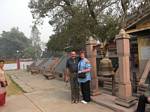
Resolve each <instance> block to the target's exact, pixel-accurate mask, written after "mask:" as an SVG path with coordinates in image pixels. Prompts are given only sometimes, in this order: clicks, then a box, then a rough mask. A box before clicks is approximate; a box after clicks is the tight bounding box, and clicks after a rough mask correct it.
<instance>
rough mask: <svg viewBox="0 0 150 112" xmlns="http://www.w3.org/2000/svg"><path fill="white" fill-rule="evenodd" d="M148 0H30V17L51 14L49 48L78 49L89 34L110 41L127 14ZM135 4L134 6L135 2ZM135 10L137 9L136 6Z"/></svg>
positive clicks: (41, 16) (55, 49)
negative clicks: (51, 30)
mask: <svg viewBox="0 0 150 112" xmlns="http://www.w3.org/2000/svg"><path fill="white" fill-rule="evenodd" d="M147 1H148V0H131V1H130V2H129V0H30V3H29V8H30V9H31V12H32V14H33V18H34V19H36V20H37V23H39V21H40V18H44V17H46V16H48V17H50V21H49V24H50V25H52V26H53V27H54V31H55V35H53V36H51V37H50V40H49V42H48V43H47V46H48V49H49V50H52V51H59V50H63V49H64V48H65V47H71V48H73V49H76V50H78V49H81V48H84V47H85V41H86V39H87V38H88V37H89V36H93V37H94V38H96V39H98V40H100V41H101V42H105V41H109V40H110V39H112V38H114V37H115V35H116V34H117V33H118V30H119V29H120V27H121V26H124V24H125V19H126V17H127V15H129V14H130V13H132V12H133V11H134V10H135V9H136V7H135V6H138V5H140V4H145V3H146V2H147ZM135 4H136V5H135ZM137 9H138V8H137Z"/></svg>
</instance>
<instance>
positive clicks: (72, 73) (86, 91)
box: [65, 51, 91, 104]
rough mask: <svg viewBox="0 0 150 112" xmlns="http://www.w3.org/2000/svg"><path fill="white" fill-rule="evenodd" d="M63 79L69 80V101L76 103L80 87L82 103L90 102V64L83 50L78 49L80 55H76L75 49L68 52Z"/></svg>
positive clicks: (78, 98)
mask: <svg viewBox="0 0 150 112" xmlns="http://www.w3.org/2000/svg"><path fill="white" fill-rule="evenodd" d="M66 68H67V69H66V73H65V81H68V80H70V86H71V102H72V103H78V102H79V100H80V94H79V93H80V91H79V90H80V89H79V86H80V88H81V93H82V97H83V100H82V101H81V102H82V103H84V104H87V103H88V102H90V100H91V98H90V80H91V65H90V62H89V61H88V59H87V58H85V52H84V51H80V57H77V54H76V52H75V51H72V52H70V58H69V59H68V60H67V63H66Z"/></svg>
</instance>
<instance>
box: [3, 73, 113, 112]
mask: <svg viewBox="0 0 150 112" xmlns="http://www.w3.org/2000/svg"><path fill="white" fill-rule="evenodd" d="M9 74H10V76H11V77H12V79H13V80H14V81H15V82H16V83H17V84H18V85H20V87H21V88H22V89H23V90H24V91H25V92H26V93H24V94H21V95H16V96H10V97H8V98H7V103H6V105H5V106H4V107H0V112H51V111H53V112H114V111H112V110H110V109H108V108H106V107H103V106H100V105H97V104H95V103H93V102H91V103H89V104H87V105H85V104H81V103H78V104H71V103H70V91H69V86H68V85H66V84H65V83H64V82H63V81H59V80H55V79H54V80H46V79H45V78H44V77H43V76H42V75H31V74H29V73H27V72H22V71H11V72H9Z"/></svg>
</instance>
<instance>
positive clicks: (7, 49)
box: [0, 28, 31, 58]
mask: <svg viewBox="0 0 150 112" xmlns="http://www.w3.org/2000/svg"><path fill="white" fill-rule="evenodd" d="M30 45H31V42H30V40H29V39H27V38H26V37H25V35H24V34H23V33H22V32H20V31H19V30H18V29H17V28H12V29H11V31H8V32H6V31H3V33H2V34H1V37H0V56H1V57H4V58H16V57H17V56H18V54H17V51H19V52H22V51H23V50H24V49H25V48H26V47H27V46H30Z"/></svg>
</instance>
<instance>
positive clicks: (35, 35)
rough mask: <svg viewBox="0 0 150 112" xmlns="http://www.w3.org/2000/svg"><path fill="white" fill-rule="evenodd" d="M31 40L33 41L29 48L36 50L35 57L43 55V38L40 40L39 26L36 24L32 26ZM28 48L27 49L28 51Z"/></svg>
mask: <svg viewBox="0 0 150 112" xmlns="http://www.w3.org/2000/svg"><path fill="white" fill-rule="evenodd" d="M31 41H32V46H33V47H30V48H29V49H28V50H29V51H31V49H32V50H33V51H34V56H33V57H34V58H35V59H37V58H39V57H40V56H41V52H42V50H41V40H40V32H39V30H38V28H37V26H36V25H33V26H32V30H31ZM28 50H27V51H28Z"/></svg>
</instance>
